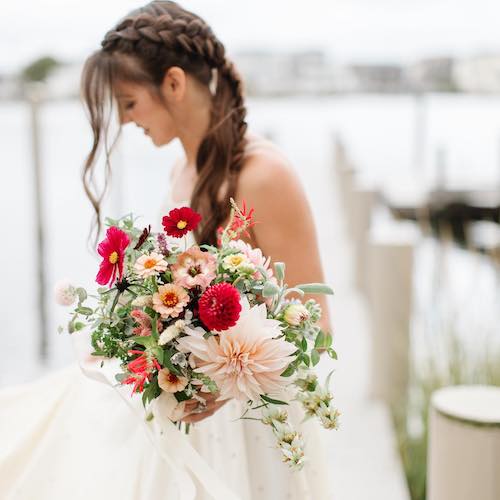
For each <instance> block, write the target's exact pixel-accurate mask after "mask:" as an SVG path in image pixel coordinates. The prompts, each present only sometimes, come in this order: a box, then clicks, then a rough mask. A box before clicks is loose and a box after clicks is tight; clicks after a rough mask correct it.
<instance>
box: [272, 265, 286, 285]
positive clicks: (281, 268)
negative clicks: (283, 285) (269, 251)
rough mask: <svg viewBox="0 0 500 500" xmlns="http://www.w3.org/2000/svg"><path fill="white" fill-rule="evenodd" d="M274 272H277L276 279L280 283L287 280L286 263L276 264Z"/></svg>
mask: <svg viewBox="0 0 500 500" xmlns="http://www.w3.org/2000/svg"><path fill="white" fill-rule="evenodd" d="M274 270H275V271H276V278H277V279H278V281H283V280H284V279H285V263H284V262H275V263H274Z"/></svg>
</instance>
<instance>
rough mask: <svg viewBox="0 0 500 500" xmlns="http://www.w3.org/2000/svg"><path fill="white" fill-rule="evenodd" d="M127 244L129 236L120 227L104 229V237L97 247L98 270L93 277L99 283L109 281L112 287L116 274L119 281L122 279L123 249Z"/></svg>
mask: <svg viewBox="0 0 500 500" xmlns="http://www.w3.org/2000/svg"><path fill="white" fill-rule="evenodd" d="M129 244H130V238H129V236H128V235H127V233H125V232H124V231H122V230H121V229H118V228H117V227H114V226H112V227H110V228H109V229H108V230H107V231H106V238H105V239H104V240H103V241H101V243H99V246H98V247H97V251H98V252H99V255H100V256H101V257H102V262H101V265H100V267H99V272H98V273H97V276H96V278H95V280H96V281H97V283H99V285H107V284H108V283H109V286H110V287H112V286H113V283H114V282H115V280H116V277H117V275H118V280H119V281H120V280H121V279H122V275H123V261H124V259H125V250H126V248H127V247H128V245H129Z"/></svg>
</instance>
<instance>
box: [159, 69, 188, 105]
mask: <svg viewBox="0 0 500 500" xmlns="http://www.w3.org/2000/svg"><path fill="white" fill-rule="evenodd" d="M186 83H187V82H186V73H185V71H184V70H183V69H181V68H179V67H178V66H172V67H171V68H169V69H168V71H167V72H166V73H165V76H164V77H163V82H162V84H161V90H162V93H163V95H164V96H165V98H166V99H167V100H168V101H170V102H179V101H181V100H182V99H183V97H184V94H185V93H186Z"/></svg>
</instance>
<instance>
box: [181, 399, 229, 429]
mask: <svg viewBox="0 0 500 500" xmlns="http://www.w3.org/2000/svg"><path fill="white" fill-rule="evenodd" d="M198 396H199V397H201V398H203V399H204V400H205V403H206V404H203V403H202V402H200V401H198V400H196V399H190V400H189V401H186V402H185V407H184V411H185V415H184V417H182V419H181V420H182V421H183V422H186V423H188V424H194V423H196V422H201V421H202V420H204V419H206V418H208V417H211V416H212V415H213V414H214V413H215V412H216V411H217V410H219V409H220V408H222V407H223V406H224V405H225V404H226V403H227V402H228V401H229V399H224V400H223V401H216V399H217V398H218V397H219V393H218V392H217V393H215V394H212V393H211V392H209V393H198Z"/></svg>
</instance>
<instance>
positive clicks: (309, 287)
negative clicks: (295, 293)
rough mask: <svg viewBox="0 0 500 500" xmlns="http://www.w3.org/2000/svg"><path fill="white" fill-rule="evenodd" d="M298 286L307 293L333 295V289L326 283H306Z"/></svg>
mask: <svg viewBox="0 0 500 500" xmlns="http://www.w3.org/2000/svg"><path fill="white" fill-rule="evenodd" d="M296 288H298V289H299V290H302V291H303V292H305V293H319V294H324V295H333V290H332V289H331V287H329V286H328V285H325V284H324V283H306V284H304V285H297V286H296Z"/></svg>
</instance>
